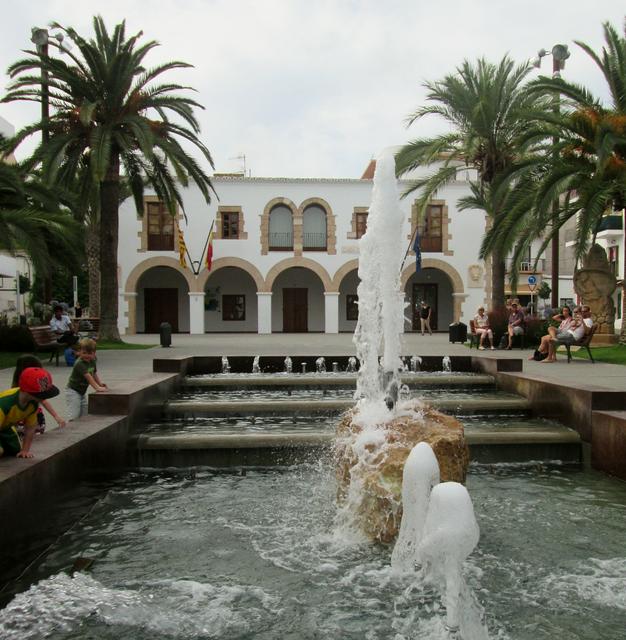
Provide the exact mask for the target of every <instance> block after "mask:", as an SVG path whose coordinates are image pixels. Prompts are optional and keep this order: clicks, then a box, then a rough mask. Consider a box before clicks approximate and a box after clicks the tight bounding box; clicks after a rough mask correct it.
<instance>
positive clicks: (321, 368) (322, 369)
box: [315, 356, 326, 373]
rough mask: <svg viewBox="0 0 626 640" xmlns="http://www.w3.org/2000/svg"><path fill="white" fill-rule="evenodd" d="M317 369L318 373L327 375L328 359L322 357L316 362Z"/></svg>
mask: <svg viewBox="0 0 626 640" xmlns="http://www.w3.org/2000/svg"><path fill="white" fill-rule="evenodd" d="M315 369H316V371H317V373H326V359H325V358H323V357H322V356H320V357H319V358H318V359H317V360H316V361H315Z"/></svg>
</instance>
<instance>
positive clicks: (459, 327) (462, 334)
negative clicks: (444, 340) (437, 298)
mask: <svg viewBox="0 0 626 640" xmlns="http://www.w3.org/2000/svg"><path fill="white" fill-rule="evenodd" d="M448 334H449V337H450V342H465V341H466V340H467V325H466V324H463V323H462V322H453V323H452V324H451V325H450V327H449V329H448Z"/></svg>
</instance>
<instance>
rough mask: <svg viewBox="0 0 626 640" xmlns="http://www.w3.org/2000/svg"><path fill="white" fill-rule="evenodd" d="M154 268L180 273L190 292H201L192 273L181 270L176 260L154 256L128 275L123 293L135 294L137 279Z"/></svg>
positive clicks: (142, 262) (187, 270)
mask: <svg viewBox="0 0 626 640" xmlns="http://www.w3.org/2000/svg"><path fill="white" fill-rule="evenodd" d="M154 267H169V268H170V269H174V271H176V272H178V273H180V275H181V276H183V278H185V280H186V281H187V286H188V287H189V291H190V292H192V291H202V289H197V286H198V279H197V278H196V277H194V275H193V273H192V272H191V271H190V270H189V269H183V268H182V267H181V266H180V262H179V261H178V260H177V259H176V258H169V257H167V256H165V257H164V256H155V257H154V258H148V259H147V260H142V261H141V262H140V263H139V264H138V265H136V266H135V267H134V269H133V270H132V271H131V272H130V273H129V274H128V278H126V287H124V293H137V284H138V283H139V279H140V278H141V276H142V275H143V274H144V273H146V271H149V270H150V269H153V268H154Z"/></svg>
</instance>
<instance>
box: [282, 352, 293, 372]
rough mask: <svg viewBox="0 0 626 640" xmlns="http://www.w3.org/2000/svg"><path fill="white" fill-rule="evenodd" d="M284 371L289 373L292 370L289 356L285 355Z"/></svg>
mask: <svg viewBox="0 0 626 640" xmlns="http://www.w3.org/2000/svg"><path fill="white" fill-rule="evenodd" d="M284 364H285V373H291V372H292V371H293V363H292V362H291V358H290V357H289V356H287V357H286V358H285V362H284Z"/></svg>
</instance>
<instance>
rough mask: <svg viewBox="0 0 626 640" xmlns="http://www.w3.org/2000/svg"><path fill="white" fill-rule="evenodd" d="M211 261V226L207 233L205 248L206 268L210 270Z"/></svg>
mask: <svg viewBox="0 0 626 640" xmlns="http://www.w3.org/2000/svg"><path fill="white" fill-rule="evenodd" d="M212 262H213V228H212V227H211V233H209V242H208V244H207V248H206V268H207V269H208V270H209V271H211V263H212Z"/></svg>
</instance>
